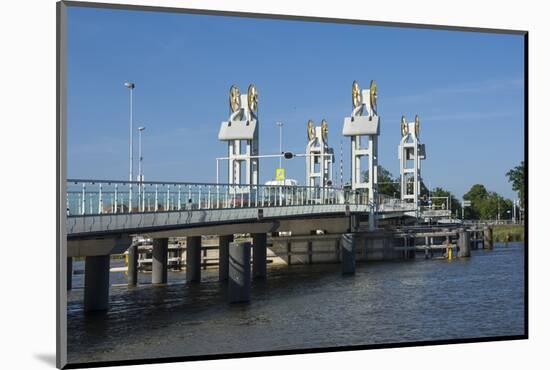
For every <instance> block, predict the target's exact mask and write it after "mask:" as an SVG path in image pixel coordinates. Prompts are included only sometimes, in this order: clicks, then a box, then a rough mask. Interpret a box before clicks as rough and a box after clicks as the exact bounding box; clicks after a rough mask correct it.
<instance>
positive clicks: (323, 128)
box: [321, 118, 328, 143]
mask: <svg viewBox="0 0 550 370" xmlns="http://www.w3.org/2000/svg"><path fill="white" fill-rule="evenodd" d="M321 136H322V137H323V141H324V142H325V143H326V142H327V140H328V123H327V120H326V119H324V118H323V121H321Z"/></svg>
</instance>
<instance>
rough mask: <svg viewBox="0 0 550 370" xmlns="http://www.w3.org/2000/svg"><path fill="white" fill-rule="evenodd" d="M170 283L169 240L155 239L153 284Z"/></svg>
mask: <svg viewBox="0 0 550 370" xmlns="http://www.w3.org/2000/svg"><path fill="white" fill-rule="evenodd" d="M167 282H168V238H159V239H153V276H152V283H153V284H166V283H167Z"/></svg>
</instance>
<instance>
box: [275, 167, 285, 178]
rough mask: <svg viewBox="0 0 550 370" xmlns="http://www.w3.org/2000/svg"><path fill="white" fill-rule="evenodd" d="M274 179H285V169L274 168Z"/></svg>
mask: <svg viewBox="0 0 550 370" xmlns="http://www.w3.org/2000/svg"><path fill="white" fill-rule="evenodd" d="M275 180H277V181H285V169H284V168H277V169H276V170H275Z"/></svg>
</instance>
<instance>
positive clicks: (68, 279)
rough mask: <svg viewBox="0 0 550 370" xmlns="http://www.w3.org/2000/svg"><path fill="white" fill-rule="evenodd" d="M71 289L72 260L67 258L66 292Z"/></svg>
mask: <svg viewBox="0 0 550 370" xmlns="http://www.w3.org/2000/svg"><path fill="white" fill-rule="evenodd" d="M72 288H73V258H72V257H67V290H71V289H72Z"/></svg>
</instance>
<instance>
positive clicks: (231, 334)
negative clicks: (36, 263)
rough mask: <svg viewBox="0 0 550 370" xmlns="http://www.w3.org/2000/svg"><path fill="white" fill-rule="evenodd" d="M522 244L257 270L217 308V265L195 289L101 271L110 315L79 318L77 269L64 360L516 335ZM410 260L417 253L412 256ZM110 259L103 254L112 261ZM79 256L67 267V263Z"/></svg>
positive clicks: (175, 276)
mask: <svg viewBox="0 0 550 370" xmlns="http://www.w3.org/2000/svg"><path fill="white" fill-rule="evenodd" d="M523 248H524V245H523V243H510V244H508V246H504V245H503V244H496V245H495V249H494V250H492V251H484V250H478V251H472V257H471V258H468V259H455V260H452V261H447V260H442V259H441V260H436V259H434V260H424V259H422V258H417V259H416V260H414V261H397V262H369V263H362V264H358V265H357V269H356V274H355V275H354V276H342V275H341V272H340V265H338V264H328V265H303V266H299V265H295V266H290V267H289V266H268V278H267V280H266V281H262V282H256V281H255V282H253V284H252V291H251V302H250V303H248V304H236V305H230V304H228V303H226V285H225V284H223V283H219V282H217V270H216V269H209V270H206V271H205V270H203V281H202V282H201V283H200V284H193V285H188V284H186V283H185V272H169V274H168V281H169V284H168V285H166V286H153V285H151V284H150V279H151V277H150V274H140V277H139V279H140V285H139V286H138V287H136V288H128V287H127V286H126V285H125V282H126V276H125V274H124V272H111V284H112V286H111V290H110V310H109V311H108V312H107V313H104V314H94V315H84V312H83V292H84V291H83V284H84V282H83V277H84V276H83V275H81V274H75V275H74V276H73V290H72V291H70V292H68V360H69V362H70V363H74V362H90V361H91V362H93V361H114V360H130V359H145V358H159V357H173V356H193V355H208V354H220V353H224V354H225V353H236V352H254V351H269V350H285V349H307V348H319V347H334V346H349V345H364V344H379V343H399V342H409V341H424V340H445V339H458V338H474V337H476V338H477V337H488V336H490V337H492V336H508V335H522V334H524V258H523V256H524V254H523V253H524V250H523ZM419 257H420V256H419ZM121 262H122V261H120V260H119V261H114V260H113V261H112V266H117V265H120V264H121ZM83 269H84V262H77V261H75V263H74V270H75V271H76V272H78V271H79V270H83Z"/></svg>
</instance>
